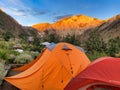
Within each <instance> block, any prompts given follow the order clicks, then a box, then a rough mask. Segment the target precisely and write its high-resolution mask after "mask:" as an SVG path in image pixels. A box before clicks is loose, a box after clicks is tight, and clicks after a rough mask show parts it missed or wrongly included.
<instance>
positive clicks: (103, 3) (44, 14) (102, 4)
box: [0, 0, 120, 26]
mask: <svg viewBox="0 0 120 90" xmlns="http://www.w3.org/2000/svg"><path fill="white" fill-rule="evenodd" d="M0 8H1V9H2V10H3V11H4V12H6V13H7V14H9V15H10V16H12V17H13V18H14V19H15V20H17V21H18V22H19V23H20V24H22V25H24V26H31V25H34V24H37V23H45V22H49V23H54V22H55V21H58V20H60V19H61V18H63V17H67V16H73V15H80V14H84V15H87V16H90V17H95V18H99V19H102V20H103V19H107V18H110V17H113V16H115V15H118V14H120V0H0Z"/></svg>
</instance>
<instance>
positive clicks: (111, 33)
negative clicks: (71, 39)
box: [80, 14, 120, 42]
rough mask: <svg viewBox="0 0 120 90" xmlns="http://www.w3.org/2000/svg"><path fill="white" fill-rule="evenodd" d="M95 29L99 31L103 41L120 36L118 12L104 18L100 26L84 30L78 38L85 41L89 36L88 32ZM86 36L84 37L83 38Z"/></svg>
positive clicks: (119, 16)
mask: <svg viewBox="0 0 120 90" xmlns="http://www.w3.org/2000/svg"><path fill="white" fill-rule="evenodd" d="M92 31H95V32H96V33H99V34H100V35H101V37H102V38H103V40H104V41H106V42H107V41H108V40H110V39H113V38H116V37H120V14H119V15H116V16H114V17H112V18H109V19H107V20H106V22H104V23H102V24H101V25H100V26H97V27H95V28H94V29H88V30H86V31H85V32H84V33H83V34H82V35H81V36H80V38H81V39H82V40H83V41H86V40H87V38H88V37H89V34H90V33H91V32H92ZM84 37H86V38H84Z"/></svg>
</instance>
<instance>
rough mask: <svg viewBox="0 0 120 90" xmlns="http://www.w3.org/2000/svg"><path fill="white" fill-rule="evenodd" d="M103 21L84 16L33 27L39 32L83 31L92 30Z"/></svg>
mask: <svg viewBox="0 0 120 90" xmlns="http://www.w3.org/2000/svg"><path fill="white" fill-rule="evenodd" d="M103 22H104V20H99V19H97V18H92V17H89V16H85V15H76V16H71V17H66V18H63V19H61V20H59V21H57V22H55V23H53V24H49V23H42V24H36V25H33V26H32V27H33V28H36V29H37V30H39V31H44V30H49V29H54V30H83V29H88V28H94V27H96V26H98V25H100V24H101V23H103Z"/></svg>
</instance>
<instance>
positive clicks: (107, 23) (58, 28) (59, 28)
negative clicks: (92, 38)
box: [32, 15, 120, 41]
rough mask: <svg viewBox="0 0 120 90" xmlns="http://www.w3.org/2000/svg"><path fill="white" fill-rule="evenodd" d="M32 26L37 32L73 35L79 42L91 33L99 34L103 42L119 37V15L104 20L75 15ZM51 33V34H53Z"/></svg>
mask: <svg viewBox="0 0 120 90" xmlns="http://www.w3.org/2000/svg"><path fill="white" fill-rule="evenodd" d="M35 26H36V25H33V26H32V27H33V28H36V29H37V30H39V31H45V30H47V31H50V32H51V30H53V31H54V33H56V35H59V36H60V37H65V36H66V35H67V34H70V35H73V34H75V35H76V36H77V37H78V38H79V40H81V41H86V40H87V39H88V38H89V34H90V33H91V32H92V31H95V32H96V33H99V34H100V35H101V36H102V38H103V40H104V41H108V40H109V39H112V38H115V37H120V15H116V16H114V17H112V18H109V19H106V20H100V19H97V18H92V17H89V16H86V15H76V16H71V17H66V18H63V19H61V20H59V21H57V22H55V23H53V24H49V23H44V24H37V27H35ZM53 31H52V32H53Z"/></svg>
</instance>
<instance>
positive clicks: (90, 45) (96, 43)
mask: <svg viewBox="0 0 120 90" xmlns="http://www.w3.org/2000/svg"><path fill="white" fill-rule="evenodd" d="M85 49H86V50H87V52H88V53H94V52H95V51H97V52H104V51H105V50H106V44H105V42H104V41H103V39H102V37H101V36H100V35H99V33H97V32H95V31H93V32H91V33H90V34H89V38H88V40H87V41H86V42H85Z"/></svg>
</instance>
